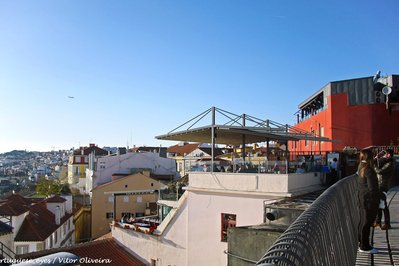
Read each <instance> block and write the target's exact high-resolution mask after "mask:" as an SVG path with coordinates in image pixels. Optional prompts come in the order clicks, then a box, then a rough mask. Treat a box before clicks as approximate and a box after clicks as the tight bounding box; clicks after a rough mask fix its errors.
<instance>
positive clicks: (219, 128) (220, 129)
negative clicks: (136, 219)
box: [155, 107, 331, 168]
mask: <svg viewBox="0 0 399 266" xmlns="http://www.w3.org/2000/svg"><path fill="white" fill-rule="evenodd" d="M216 114H219V115H221V116H222V118H224V119H227V121H226V122H224V123H221V124H217V123H216ZM208 115H211V124H209V125H205V126H200V127H197V128H194V126H195V125H196V124H198V123H199V122H200V121H202V120H203V119H204V118H205V117H206V116H208ZM185 126H187V128H186V129H184V127H185ZM155 138H156V139H159V140H173V141H188V142H200V143H211V145H212V146H211V147H212V155H211V157H212V168H213V160H214V158H215V157H214V149H215V145H216V141H217V143H218V144H225V145H242V147H243V149H242V157H243V160H244V162H245V145H246V144H252V143H259V142H266V144H267V148H268V149H269V141H275V142H279V143H284V144H286V147H287V153H288V152H289V151H288V141H299V140H311V141H326V142H328V141H331V140H330V139H329V138H325V137H321V136H318V135H317V134H315V133H311V132H307V131H304V130H302V129H299V128H296V127H293V126H290V125H288V124H285V125H284V124H280V123H278V122H275V121H272V120H269V119H266V120H262V119H259V118H256V117H253V116H250V115H247V114H242V115H236V114H233V113H231V112H228V111H225V110H222V109H219V108H216V107H211V108H209V109H208V110H206V111H204V112H202V113H201V114H199V115H197V116H196V117H194V118H192V119H190V120H189V121H187V122H185V123H184V124H182V125H180V126H178V127H176V128H175V129H173V130H171V131H169V132H168V133H167V134H164V135H159V136H156V137H155Z"/></svg>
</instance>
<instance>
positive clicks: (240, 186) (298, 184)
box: [189, 172, 321, 196]
mask: <svg viewBox="0 0 399 266" xmlns="http://www.w3.org/2000/svg"><path fill="white" fill-rule="evenodd" d="M320 185H321V180H320V174H319V173H314V172H310V173H304V174H257V173H220V172H215V173H210V172H191V173H190V174H189V189H191V190H218V191H220V190H223V191H226V192H227V191H230V192H237V193H239V192H243V193H246V192H256V193H266V194H273V195H278V194H280V195H287V196H290V195H291V194H295V193H300V192H303V191H312V190H315V189H319V187H320Z"/></svg>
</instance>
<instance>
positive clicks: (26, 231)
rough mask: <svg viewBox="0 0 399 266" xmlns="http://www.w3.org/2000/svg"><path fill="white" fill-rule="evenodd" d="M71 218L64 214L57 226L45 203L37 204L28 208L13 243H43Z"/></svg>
mask: <svg viewBox="0 0 399 266" xmlns="http://www.w3.org/2000/svg"><path fill="white" fill-rule="evenodd" d="M71 216H72V214H66V215H65V216H64V217H62V218H61V221H60V224H59V225H57V224H56V223H55V215H54V214H53V213H52V212H51V211H49V210H48V209H47V207H46V203H45V201H43V202H40V203H37V204H35V205H33V206H32V207H31V208H30V210H29V214H28V215H27V216H26V217H25V220H24V221H23V223H22V225H21V227H20V229H19V231H18V233H17V235H16V236H15V241H44V240H46V239H47V238H48V237H49V236H50V235H51V234H52V233H53V232H54V231H56V230H57V229H58V227H60V226H61V225H62V224H63V223H64V222H65V221H66V220H67V219H69V218H70V217H71Z"/></svg>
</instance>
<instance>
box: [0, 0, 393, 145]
mask: <svg viewBox="0 0 399 266" xmlns="http://www.w3.org/2000/svg"><path fill="white" fill-rule="evenodd" d="M398 14H399V2H398V1H397V0H382V1H371V0H359V1H358V0H355V1H342V0H338V1H336V0H334V1H320V0H317V1H313V0H291V1H288V0H273V1H272V0H250V1H248V0H245V1H244V0H229V1H223V0H218V1H213V0H209V1H208V0H201V1H200V0H195V1H194V0H192V1H190V0H184V1H177V0H160V1H135V0H129V1H109V0H106V1H100V0H83V1H82V0H65V1H63V0H57V1H53V0H48V1H41V0H35V1H31V0H28V1H19V0H1V1H0V152H5V151H10V150H13V149H27V150H40V151H47V150H51V149H57V150H58V149H70V148H72V147H75V148H77V147H78V146H79V145H81V146H84V145H88V144H89V143H96V144H97V145H99V146H100V147H102V146H126V145H127V144H129V146H132V145H136V146H138V145H147V146H150V145H156V146H159V145H162V146H169V145H174V144H176V142H161V141H159V140H156V139H155V138H154V137H155V136H157V135H162V134H166V133H167V132H168V131H170V130H172V129H174V128H175V127H177V126H179V125H181V124H182V123H184V122H186V121H187V120H189V119H191V118H192V117H194V116H196V115H197V114H199V113H201V112H203V111H205V110H207V109H208V108H210V107H212V106H216V107H218V108H221V109H224V110H227V111H230V112H232V113H236V114H243V113H246V114H249V115H252V116H255V117H258V118H264V119H266V118H268V119H272V120H275V121H278V122H280V123H284V124H285V123H288V124H294V123H295V116H294V115H293V114H294V113H295V112H296V111H297V110H298V104H299V103H300V102H302V101H303V100H305V99H306V98H307V97H308V96H310V95H311V94H313V93H314V92H316V91H317V90H319V89H320V88H322V87H323V86H324V85H326V84H327V83H328V82H331V81H335V80H343V79H351V78H358V77H366V76H372V75H374V73H375V72H376V71H377V70H381V71H382V73H383V74H387V75H390V74H399V16H398ZM68 96H73V97H74V98H68ZM209 123H210V121H209Z"/></svg>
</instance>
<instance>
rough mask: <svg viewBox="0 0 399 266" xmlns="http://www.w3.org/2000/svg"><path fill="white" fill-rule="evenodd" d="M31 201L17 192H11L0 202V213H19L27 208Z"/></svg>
mask: <svg viewBox="0 0 399 266" xmlns="http://www.w3.org/2000/svg"><path fill="white" fill-rule="evenodd" d="M31 203H32V202H31V201H30V200H29V199H26V198H24V197H23V196H21V195H19V194H18V193H15V194H12V195H11V196H9V197H8V198H7V199H6V200H5V201H3V202H2V203H0V215H6V216H18V215H21V214H23V213H24V212H27V211H28V210H29V207H30V205H31Z"/></svg>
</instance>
